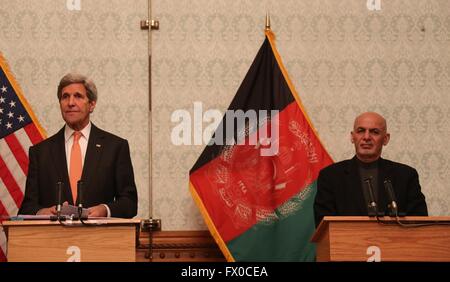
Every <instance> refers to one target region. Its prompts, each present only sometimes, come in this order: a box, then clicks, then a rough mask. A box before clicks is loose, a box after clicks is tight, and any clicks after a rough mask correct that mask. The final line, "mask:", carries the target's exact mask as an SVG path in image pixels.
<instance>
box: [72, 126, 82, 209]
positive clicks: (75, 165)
mask: <svg viewBox="0 0 450 282" xmlns="http://www.w3.org/2000/svg"><path fill="white" fill-rule="evenodd" d="M80 137H81V132H79V131H75V132H74V133H73V144H72V151H71V152H70V169H69V178H70V188H71V189H72V197H73V203H74V204H75V203H76V200H77V182H78V180H80V179H81V171H82V164H81V148H80V144H79V143H78V140H80Z"/></svg>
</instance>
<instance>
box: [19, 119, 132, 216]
mask: <svg viewBox="0 0 450 282" xmlns="http://www.w3.org/2000/svg"><path fill="white" fill-rule="evenodd" d="M29 160H30V163H29V166H28V176H27V182H26V188H25V196H24V199H23V202H22V206H21V207H20V210H19V214H36V213H37V211H38V210H40V209H42V208H48V207H51V206H54V205H56V204H57V189H56V183H57V182H58V181H61V182H63V183H64V186H63V193H62V202H64V201H67V202H69V204H72V205H73V204H75V203H74V200H73V199H72V193H71V189H70V182H69V175H68V170H67V161H66V151H65V141H64V128H62V129H61V130H60V131H59V132H58V133H56V134H55V135H53V136H51V137H49V138H48V139H46V140H44V141H42V142H41V143H39V144H37V145H34V146H32V147H30V150H29ZM81 179H82V180H83V181H84V189H83V207H92V206H95V205H98V204H106V205H108V207H109V209H110V211H111V216H112V217H123V218H131V217H133V216H135V215H136V213H137V191H136V184H135V182H134V174H133V166H132V164H131V158H130V149H129V146H128V141H127V140H125V139H122V138H120V137H117V136H115V135H113V134H111V133H108V132H106V131H103V130H101V129H99V128H97V127H96V126H94V124H92V127H91V132H90V135H89V141H88V146H87V150H86V156H85V159H84V166H83V172H82V176H81Z"/></svg>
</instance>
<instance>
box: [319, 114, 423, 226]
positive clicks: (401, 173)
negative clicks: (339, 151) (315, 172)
mask: <svg viewBox="0 0 450 282" xmlns="http://www.w3.org/2000/svg"><path fill="white" fill-rule="evenodd" d="M389 139H390V134H389V133H388V132H387V125H386V120H385V119H384V118H383V117H382V116H381V115H379V114H377V113H374V112H366V113H363V114H361V115H359V116H358V117H357V118H356V119H355V123H354V126H353V131H352V132H351V142H352V143H353V144H354V145H355V151H356V156H354V157H353V158H352V159H350V160H345V161H341V162H338V163H335V164H332V165H330V166H328V167H326V168H324V169H322V170H321V171H320V173H319V177H318V180H317V194H316V198H315V201H314V217H315V223H316V226H318V225H319V223H320V221H321V220H322V218H323V217H324V216H330V215H348V216H351V215H353V216H356V215H368V214H369V208H368V203H369V202H370V201H371V199H370V198H371V195H370V194H371V192H373V193H372V196H373V198H374V200H375V202H376V203H377V207H378V212H381V213H384V214H387V213H388V209H387V206H388V196H387V194H386V191H385V189H384V182H385V181H386V180H389V181H390V182H391V183H392V186H393V189H394V194H395V197H396V202H397V206H398V212H399V214H405V215H419V216H421V215H423V216H426V215H428V211H427V205H426V202H425V196H424V195H423V194H422V192H421V188H420V184H419V176H418V174H417V171H416V170H415V169H414V168H412V167H409V166H407V165H404V164H401V163H396V162H392V161H389V160H385V159H382V158H381V151H382V148H383V146H385V145H387V144H388V143H389ZM368 182H370V183H371V187H372V189H369V187H368Z"/></svg>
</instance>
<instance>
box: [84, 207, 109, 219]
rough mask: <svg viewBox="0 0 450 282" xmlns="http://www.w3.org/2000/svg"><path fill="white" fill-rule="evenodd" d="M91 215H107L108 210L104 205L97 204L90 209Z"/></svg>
mask: <svg viewBox="0 0 450 282" xmlns="http://www.w3.org/2000/svg"><path fill="white" fill-rule="evenodd" d="M88 211H89V217H106V216H107V215H108V211H107V210H106V207H105V206H104V205H97V206H94V207H90V208H89V209H88Z"/></svg>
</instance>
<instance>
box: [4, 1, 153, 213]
mask: <svg viewBox="0 0 450 282" xmlns="http://www.w3.org/2000/svg"><path fill="white" fill-rule="evenodd" d="M66 2H67V1H66V0H39V1H35V0H1V1H0V3H1V4H0V51H1V52H2V53H3V55H4V57H5V58H6V59H7V60H8V62H9V65H10V68H11V70H12V72H13V73H14V74H15V75H16V78H17V81H18V82H19V84H20V86H21V88H22V90H23V92H24V95H25V97H26V99H27V100H28V102H29V103H30V105H31V107H32V108H33V110H34V112H35V114H36V116H37V117H38V119H39V121H40V122H41V124H42V126H43V128H44V129H45V130H46V131H47V134H48V136H50V135H53V134H54V133H56V132H57V131H58V130H59V129H61V127H62V126H63V125H64V122H63V120H62V118H61V113H60V111H59V106H58V100H57V98H56V89H57V86H58V83H59V80H60V79H61V77H62V76H63V75H64V74H66V73H67V72H69V71H78V72H81V73H84V74H87V75H88V76H90V77H92V78H93V80H94V81H95V83H96V84H97V88H98V92H99V98H98V102H97V106H96V109H95V112H94V113H93V115H92V116H91V118H92V121H93V122H94V123H95V124H96V125H97V126H99V127H100V128H103V129H105V130H107V131H110V132H112V133H114V134H116V135H119V136H121V137H123V138H127V139H128V141H129V143H130V148H131V157H132V161H133V165H134V170H135V175H136V184H137V186H138V193H139V216H143V217H144V216H145V217H147V216H148V209H149V208H148V206H149V204H148V203H149V201H148V198H149V197H148V182H149V171H148V167H149V164H148V156H149V153H148V151H149V150H148V147H149V146H148V140H149V138H148V125H147V124H148V122H147V121H148V59H147V52H148V45H147V42H148V33H147V32H146V31H141V30H140V29H139V21H140V19H143V18H146V17H147V14H148V13H147V10H148V8H147V7H148V3H147V1H146V0H133V1H123V0H95V1H94V0H84V1H81V10H80V11H70V10H68V9H67V6H66Z"/></svg>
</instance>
